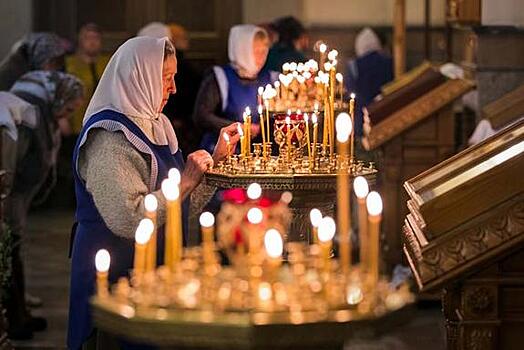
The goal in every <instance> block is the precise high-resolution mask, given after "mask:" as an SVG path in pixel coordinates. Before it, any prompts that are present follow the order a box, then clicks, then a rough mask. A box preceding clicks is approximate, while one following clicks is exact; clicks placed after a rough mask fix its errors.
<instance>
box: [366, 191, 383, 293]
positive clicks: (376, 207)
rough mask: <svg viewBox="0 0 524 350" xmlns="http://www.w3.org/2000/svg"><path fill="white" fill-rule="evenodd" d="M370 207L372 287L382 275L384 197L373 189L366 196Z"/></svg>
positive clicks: (367, 204)
mask: <svg viewBox="0 0 524 350" xmlns="http://www.w3.org/2000/svg"><path fill="white" fill-rule="evenodd" d="M366 206H367V209H368V232H369V261H370V266H369V273H370V276H371V288H375V287H376V286H377V284H378V280H379V276H380V260H379V259H380V253H379V252H380V220H381V219H382V198H381V197H380V194H378V193H377V192H375V191H373V192H370V193H369V194H368V196H367V198H366Z"/></svg>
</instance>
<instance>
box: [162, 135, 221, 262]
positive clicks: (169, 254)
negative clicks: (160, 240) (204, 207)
mask: <svg viewBox="0 0 524 350" xmlns="http://www.w3.org/2000/svg"><path fill="white" fill-rule="evenodd" d="M224 135H227V134H226V133H224ZM229 148H230V147H228V149H229ZM228 154H229V153H228ZM229 155H230V154H229ZM162 194H163V195H164V197H165V198H166V212H167V214H166V226H165V227H166V229H165V230H166V232H165V251H164V265H166V266H167V267H168V269H170V270H172V271H173V269H174V268H175V266H176V265H177V264H178V263H179V262H180V260H181V258H182V209H181V207H180V189H179V187H178V184H177V183H176V182H175V181H174V180H173V179H172V178H167V179H165V180H164V181H162Z"/></svg>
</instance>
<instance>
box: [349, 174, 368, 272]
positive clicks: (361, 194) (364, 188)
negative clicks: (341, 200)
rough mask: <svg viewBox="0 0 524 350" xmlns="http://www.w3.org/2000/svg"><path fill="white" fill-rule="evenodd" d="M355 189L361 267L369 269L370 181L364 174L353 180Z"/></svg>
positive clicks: (363, 269) (362, 269)
mask: <svg viewBox="0 0 524 350" xmlns="http://www.w3.org/2000/svg"><path fill="white" fill-rule="evenodd" d="M353 190H354V191H355V195H356V196H357V202H358V237H359V242H360V269H361V271H366V272H367V271H368V268H369V236H368V229H367V227H368V218H367V211H366V196H367V195H368V192H369V186H368V182H367V181H366V179H365V178H364V177H363V176H357V177H356V178H355V180H353Z"/></svg>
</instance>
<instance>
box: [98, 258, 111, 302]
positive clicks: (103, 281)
mask: <svg viewBox="0 0 524 350" xmlns="http://www.w3.org/2000/svg"><path fill="white" fill-rule="evenodd" d="M110 264H111V256H110V255H109V252H108V251H107V250H105V249H100V250H99V251H97V252H96V255H95V267H96V292H97V295H98V296H99V297H107V296H108V294H109V292H108V284H107V275H108V271H109V266H110Z"/></svg>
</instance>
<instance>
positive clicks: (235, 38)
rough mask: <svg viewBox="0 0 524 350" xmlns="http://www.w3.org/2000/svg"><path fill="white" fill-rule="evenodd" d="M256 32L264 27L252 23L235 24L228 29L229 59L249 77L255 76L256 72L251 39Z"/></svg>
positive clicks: (261, 30) (262, 30)
mask: <svg viewBox="0 0 524 350" xmlns="http://www.w3.org/2000/svg"><path fill="white" fill-rule="evenodd" d="M258 32H264V29H262V28H260V27H257V26H255V25H253V24H240V25H236V26H234V27H232V28H231V30H230V31H229V41H228V44H227V45H228V56H229V60H230V61H231V63H232V64H233V66H234V67H235V68H237V69H238V70H241V71H244V72H245V73H246V74H247V75H249V77H256V76H257V74H258V69H257V65H256V64H255V56H254V55H253V39H254V38H255V35H256V33H258Z"/></svg>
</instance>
